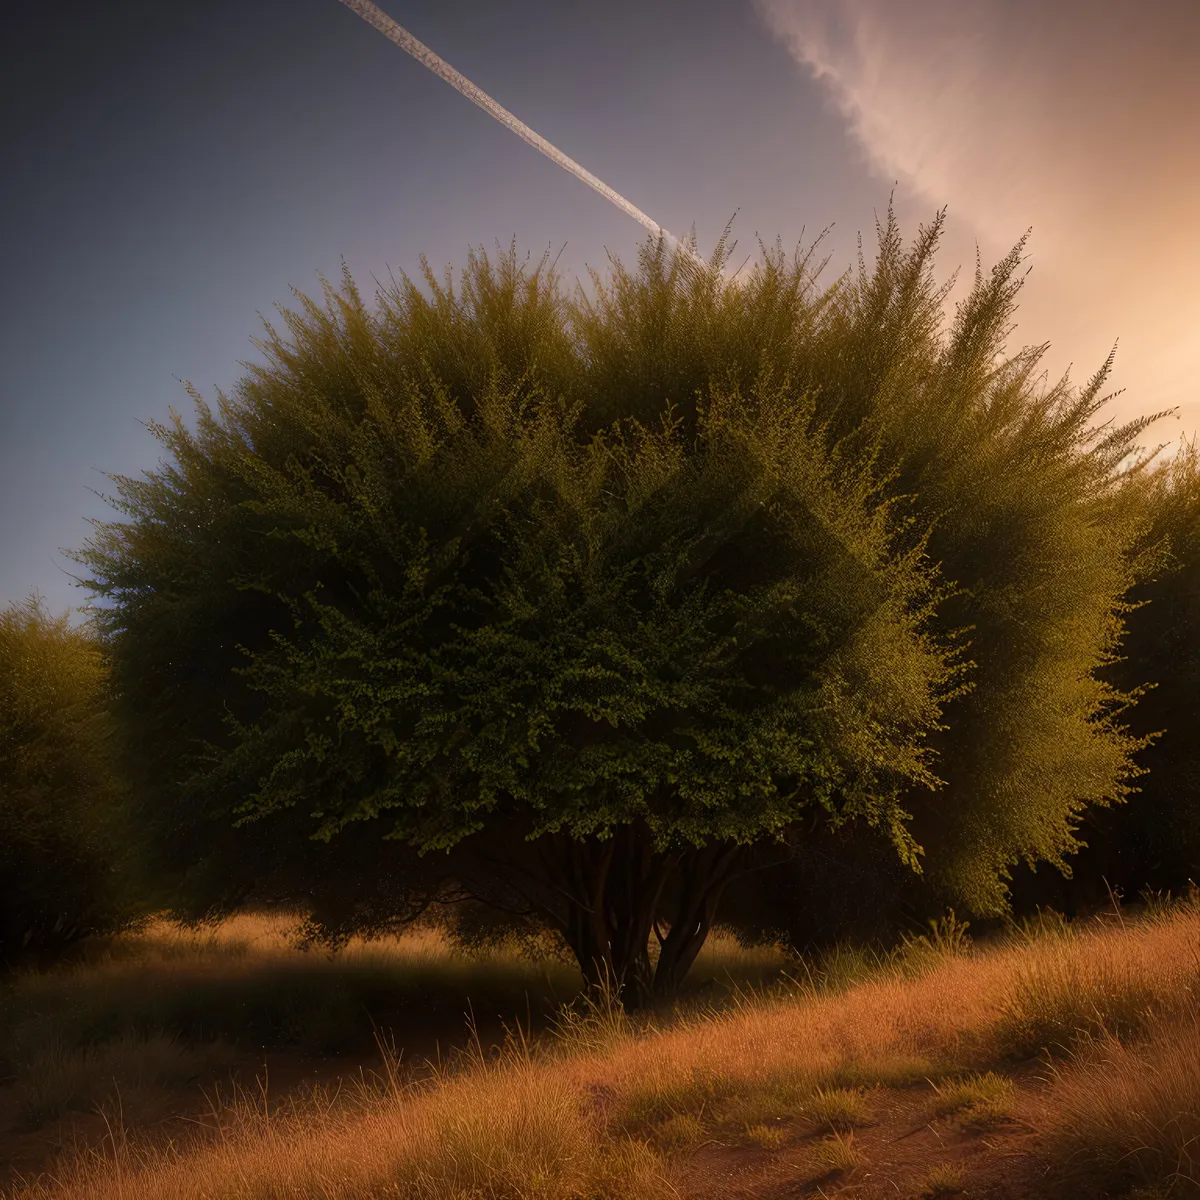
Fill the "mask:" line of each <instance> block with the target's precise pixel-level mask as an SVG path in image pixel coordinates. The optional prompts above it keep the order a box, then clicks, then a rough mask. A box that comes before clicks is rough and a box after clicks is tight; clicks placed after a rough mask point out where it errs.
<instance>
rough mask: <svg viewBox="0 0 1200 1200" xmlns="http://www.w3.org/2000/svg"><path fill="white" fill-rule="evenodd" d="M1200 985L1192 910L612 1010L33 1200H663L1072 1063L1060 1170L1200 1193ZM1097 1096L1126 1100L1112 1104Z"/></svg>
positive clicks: (231, 1121) (841, 1146)
mask: <svg viewBox="0 0 1200 1200" xmlns="http://www.w3.org/2000/svg"><path fill="white" fill-rule="evenodd" d="M1198 984H1200V912H1197V911H1194V910H1192V911H1186V910H1180V911H1178V912H1175V913H1173V914H1171V915H1170V916H1169V917H1164V918H1162V919H1157V920H1153V921H1146V922H1143V923H1140V924H1137V925H1130V926H1129V927H1128V928H1121V927H1119V926H1117V925H1109V926H1095V927H1092V928H1090V929H1088V930H1084V931H1081V932H1077V933H1076V934H1074V935H1073V936H1071V937H1058V936H1055V937H1051V938H1047V939H1043V940H1037V939H1026V940H1025V941H1023V942H1022V943H1021V944H1016V943H1010V944H1006V945H1003V946H1001V947H999V948H992V949H985V950H978V949H977V950H975V951H973V952H970V953H959V952H956V953H951V954H941V955H939V956H938V957H937V959H936V961H935V962H933V963H932V965H926V966H925V967H924V968H923V970H922V973H919V974H916V975H913V974H911V973H908V972H906V971H904V970H901V969H894V968H893V967H892V966H890V965H888V964H883V965H882V966H881V968H880V970H879V971H878V972H877V973H876V975H875V976H874V977H873V978H869V979H865V980H863V981H860V982H859V983H857V984H856V985H854V986H851V987H849V988H848V989H846V990H844V991H842V992H840V994H839V993H835V992H833V991H830V990H821V989H814V988H812V987H810V986H797V987H793V988H791V989H790V990H789V989H783V990H778V991H776V992H775V993H773V994H770V995H768V994H760V995H758V996H756V997H754V998H747V999H745V1000H744V1001H743V1002H742V1003H740V1004H738V1005H736V1006H734V1007H733V1008H730V1009H727V1010H724V1011H713V1012H709V1013H707V1014H698V1013H693V1014H689V1015H686V1016H684V1017H683V1018H680V1019H677V1020H674V1021H660V1022H658V1023H655V1024H652V1025H650V1026H649V1027H638V1026H636V1025H634V1024H633V1023H632V1022H629V1021H625V1020H620V1019H616V1018H614V1017H612V1014H611V1013H606V1012H605V1011H603V1008H602V1007H601V1008H598V1009H596V1010H595V1011H593V1012H591V1013H590V1014H589V1013H588V1012H587V1011H586V1010H581V1015H579V1017H578V1019H577V1021H576V1025H575V1026H574V1027H572V1026H571V1025H570V1022H567V1025H566V1026H564V1028H563V1029H562V1030H560V1033H559V1036H558V1038H557V1039H551V1040H550V1041H548V1042H545V1043H544V1044H540V1045H535V1046H533V1047H532V1048H529V1049H528V1050H526V1051H518V1050H511V1051H510V1052H509V1053H508V1055H507V1056H506V1057H505V1058H504V1059H503V1061H499V1062H491V1061H483V1060H482V1059H481V1058H479V1057H478V1056H477V1059H476V1061H473V1062H471V1063H468V1064H466V1065H464V1066H462V1067H461V1068H459V1069H456V1070H454V1071H451V1072H448V1073H443V1074H442V1075H441V1076H439V1077H438V1079H437V1080H435V1081H434V1082H432V1083H429V1084H427V1085H422V1086H408V1087H403V1086H399V1085H397V1086H396V1087H395V1088H393V1089H392V1090H391V1091H388V1092H386V1093H379V1094H367V1093H364V1094H363V1096H362V1097H361V1098H360V1099H358V1100H356V1101H355V1102H354V1103H353V1104H350V1105H348V1106H346V1105H343V1106H341V1107H338V1106H333V1105H326V1106H325V1107H322V1106H321V1104H320V1103H316V1102H314V1103H312V1104H310V1105H308V1106H307V1107H305V1106H300V1107H299V1108H297V1110H296V1111H295V1112H293V1113H291V1114H287V1115H284V1116H278V1115H275V1116H270V1117H269V1118H268V1116H266V1115H264V1114H262V1113H260V1112H256V1111H252V1110H251V1109H248V1108H247V1107H246V1106H245V1105H243V1106H242V1107H241V1108H240V1109H239V1108H237V1107H236V1106H235V1107H234V1108H232V1109H229V1110H227V1111H225V1112H224V1113H223V1115H221V1119H220V1122H219V1125H218V1127H217V1128H216V1129H214V1130H212V1131H210V1132H209V1133H208V1134H207V1135H206V1137H205V1138H203V1139H201V1140H198V1141H197V1144H196V1145H195V1146H194V1147H192V1148H190V1149H187V1148H184V1149H178V1148H177V1149H176V1150H174V1151H172V1152H171V1153H165V1152H161V1151H155V1150H154V1149H152V1148H150V1149H146V1148H143V1149H137V1148H136V1147H130V1146H125V1145H123V1144H120V1143H118V1144H117V1145H116V1146H114V1147H110V1152H109V1154H108V1155H107V1156H106V1157H104V1158H95V1157H93V1158H92V1159H91V1160H82V1161H77V1162H75V1163H74V1164H73V1165H68V1166H66V1167H64V1168H63V1169H62V1171H60V1172H59V1174H58V1176H57V1179H56V1180H54V1181H51V1182H48V1183H44V1184H42V1185H38V1186H34V1187H28V1188H26V1189H24V1190H21V1191H18V1192H16V1193H14V1195H15V1196H17V1197H19V1198H20V1200H50V1198H51V1197H53V1198H54V1200H83V1198H84V1197H87V1198H88V1200H91V1198H93V1197H94V1198H95V1200H117V1198H118V1197H131V1196H137V1197H139V1198H141V1197H145V1198H146V1200H200V1198H201V1197H205V1198H206V1200H207V1198H212V1200H218V1198H224V1197H234V1196H237V1197H247V1198H249V1200H255V1198H257V1197H263V1198H264V1200H265V1198H266V1197H272V1198H275V1197H279V1198H283V1197H293V1196H294V1197H297V1198H299V1197H305V1198H309V1197H321V1198H329V1200H333V1198H335V1197H336V1198H338V1200H341V1198H357V1197H366V1196H368V1195H371V1196H388V1195H392V1196H396V1197H399V1196H401V1195H403V1196H411V1197H418V1198H421V1200H452V1198H453V1200H467V1198H468V1197H471V1198H474V1200H510V1198H511V1200H516V1198H517V1197H530V1198H533V1200H542V1198H544V1200H559V1198H561V1200H584V1198H587V1197H595V1196H605V1197H619V1196H622V1195H626V1194H630V1195H632V1194H634V1193H636V1194H638V1195H644V1196H648V1197H652V1196H657V1195H659V1194H664V1190H665V1189H666V1188H667V1184H666V1183H665V1182H664V1177H665V1175H666V1173H667V1166H666V1163H667V1162H668V1161H669V1160H668V1158H667V1157H665V1156H667V1155H668V1154H673V1153H676V1152H682V1151H683V1150H686V1149H687V1148H690V1147H694V1146H695V1145H697V1144H698V1143H699V1142H700V1141H701V1140H704V1139H705V1138H706V1137H707V1136H708V1135H709V1134H710V1133H711V1132H712V1131H714V1130H715V1131H720V1130H721V1129H727V1128H729V1129H736V1131H739V1132H744V1131H746V1130H747V1129H748V1127H749V1128H753V1127H755V1126H767V1127H769V1128H770V1127H776V1126H779V1125H780V1124H783V1123H786V1122H788V1121H793V1120H798V1121H801V1122H805V1121H815V1114H816V1113H817V1112H818V1111H824V1115H825V1116H826V1117H828V1116H830V1115H831V1113H832V1111H833V1109H835V1108H836V1109H837V1110H838V1113H839V1123H840V1124H843V1125H845V1124H846V1123H847V1122H846V1121H844V1120H842V1119H841V1118H846V1117H847V1116H850V1115H852V1116H853V1117H854V1118H855V1119H858V1118H860V1117H865V1116H869V1112H868V1107H869V1104H868V1100H867V1097H865V1096H864V1094H863V1093H862V1092H861V1091H859V1090H856V1089H854V1088H852V1087H850V1088H848V1087H847V1083H846V1081H848V1080H853V1081H855V1082H859V1083H862V1084H868V1083H869V1082H870V1081H871V1080H872V1079H873V1078H884V1077H890V1078H892V1079H893V1080H896V1081H899V1082H912V1081H914V1078H915V1076H916V1074H917V1072H919V1071H927V1074H928V1077H930V1078H939V1077H940V1078H942V1079H947V1078H949V1077H950V1076H951V1075H954V1076H961V1075H962V1074H963V1073H964V1072H966V1071H976V1072H982V1073H983V1074H982V1075H981V1076H980V1077H979V1078H977V1079H975V1080H974V1081H971V1082H970V1083H969V1084H968V1082H966V1081H964V1082H962V1083H961V1084H960V1085H959V1086H960V1087H961V1088H964V1089H967V1088H973V1089H974V1091H973V1099H972V1100H971V1101H970V1103H976V1102H980V1103H983V1102H987V1101H988V1100H989V1097H990V1099H991V1100H992V1101H998V1099H999V1094H1000V1092H1002V1091H1003V1090H1004V1089H1003V1086H1002V1084H997V1085H993V1084H992V1083H989V1082H985V1081H987V1080H988V1079H989V1076H988V1075H987V1074H986V1072H987V1071H988V1070H989V1069H991V1068H994V1067H996V1066H998V1065H999V1064H1000V1063H1001V1062H1002V1061H1004V1060H1005V1059H1006V1058H1011V1057H1013V1056H1016V1055H1019V1054H1026V1055H1028V1054H1037V1053H1039V1052H1040V1051H1041V1050H1042V1049H1043V1047H1048V1048H1050V1049H1054V1048H1055V1047H1058V1046H1072V1047H1074V1051H1073V1053H1074V1055H1075V1057H1074V1058H1073V1059H1072V1060H1071V1061H1070V1063H1069V1065H1068V1066H1066V1067H1064V1068H1063V1069H1062V1072H1061V1074H1060V1075H1059V1076H1058V1077H1057V1079H1056V1081H1055V1082H1054V1084H1053V1088H1052V1092H1051V1097H1052V1102H1051V1104H1050V1107H1049V1108H1048V1110H1047V1111H1048V1115H1047V1117H1046V1125H1047V1128H1048V1129H1049V1130H1052V1131H1053V1137H1051V1138H1050V1140H1049V1141H1048V1145H1052V1146H1054V1147H1056V1148H1057V1149H1056V1150H1055V1155H1056V1161H1057V1162H1058V1163H1059V1164H1060V1165H1061V1168H1062V1170H1063V1171H1064V1172H1068V1174H1069V1170H1068V1169H1075V1167H1077V1166H1078V1165H1079V1162H1080V1160H1081V1159H1082V1158H1083V1157H1084V1156H1085V1155H1086V1154H1087V1153H1088V1151H1087V1147H1092V1146H1095V1147H1097V1148H1098V1149H1097V1151H1096V1153H1095V1154H1094V1155H1093V1156H1092V1157H1093V1159H1094V1160H1095V1161H1094V1164H1093V1165H1094V1166H1095V1169H1096V1170H1098V1171H1100V1172H1102V1173H1103V1172H1110V1173H1111V1177H1112V1178H1114V1179H1116V1178H1119V1179H1121V1180H1125V1179H1127V1178H1128V1180H1129V1182H1131V1183H1140V1184H1144V1185H1147V1186H1149V1185H1154V1186H1166V1187H1171V1186H1176V1184H1178V1181H1180V1180H1185V1179H1187V1178H1188V1173H1189V1172H1191V1173H1193V1174H1194V1169H1193V1168H1194V1159H1193V1158H1190V1157H1189V1155H1194V1146H1195V1143H1194V1142H1193V1141H1189V1139H1190V1138H1195V1137H1196V1136H1198V1131H1197V1130H1196V1129H1195V1127H1194V1124H1191V1123H1189V1122H1194V1120H1195V1117H1194V1114H1195V1113H1197V1112H1200V1097H1198V1096H1197V1094H1196V1090H1195V1089H1196V1087H1197V1084H1196V1080H1197V1079H1200V1063H1197V1062H1196V1057H1195V1056H1196V1053H1197V1046H1198V1045H1200V1042H1198V1041H1197V1037H1196V1028H1195V1022H1194V1020H1193V1023H1192V1024H1191V1025H1187V1024H1180V1023H1179V1022H1180V1020H1181V1018H1180V1016H1179V1014H1181V1013H1184V1012H1187V1011H1191V1012H1192V1013H1194V1012H1195V995H1196V989H1197V986H1198ZM1189 1005H1190V1006H1191V1008H1190V1010H1189ZM1168 1029H1170V1030H1174V1031H1175V1032H1173V1033H1170V1034H1168V1033H1165V1032H1164V1030H1168ZM1098 1031H1105V1032H1103V1033H1099V1032H1098ZM1147 1034H1150V1035H1151V1039H1150V1040H1149V1041H1147V1042H1146V1043H1145V1044H1144V1045H1140V1044H1139V1043H1138V1042H1137V1041H1136V1039H1138V1038H1144V1037H1146V1036H1147ZM1048 1035H1052V1036H1048ZM1122 1039H1124V1040H1122ZM1130 1039H1135V1040H1130ZM1188 1039H1190V1042H1189V1041H1188ZM1189 1045H1190V1047H1191V1049H1190V1053H1191V1055H1192V1057H1191V1058H1189V1057H1188V1053H1189V1049H1188V1047H1189ZM1189 1071H1190V1072H1191V1073H1190V1074H1188V1072H1189ZM990 1078H992V1079H998V1078H1000V1077H999V1076H992V1077H990ZM1100 1079H1104V1080H1111V1081H1112V1083H1111V1088H1110V1089H1109V1091H1108V1092H1105V1090H1104V1089H1103V1088H1101V1087H1099V1086H1097V1083H1096V1081H1097V1080H1100ZM953 1086H954V1085H952V1084H948V1083H947V1084H943V1085H942V1093H941V1094H942V1095H943V1096H947V1095H949V1094H950V1093H951V1088H952V1087H953ZM989 1089H990V1090H989ZM848 1097H854V1098H855V1099H853V1100H851V1099H848ZM1106 1097H1107V1099H1106ZM963 1098H966V1091H965V1090H964V1091H963ZM856 1106H857V1107H856ZM969 1106H970V1105H968V1107H969ZM1056 1112H1057V1113H1059V1114H1061V1119H1056V1117H1055V1113H1056ZM1130 1112H1135V1113H1137V1114H1139V1115H1138V1116H1137V1117H1136V1119H1132V1120H1131V1119H1128V1118H1127V1116H1126V1114H1128V1113H1130ZM733 1122H736V1125H734V1124H732V1123H733ZM833 1124H834V1123H833V1121H832V1120H828V1121H827V1122H826V1127H831V1126H833ZM763 1136H766V1135H763ZM1072 1139H1074V1140H1072ZM810 1154H811V1160H812V1161H811V1164H810V1165H811V1167H812V1169H813V1171H814V1172H819V1173H822V1174H825V1173H833V1172H841V1173H846V1172H849V1171H852V1170H854V1169H855V1168H856V1167H857V1166H858V1165H859V1164H860V1163H861V1162H862V1150H861V1148H860V1147H858V1146H856V1145H855V1143H854V1141H853V1138H852V1135H849V1134H841V1133H835V1135H834V1136H832V1137H830V1138H827V1139H824V1140H822V1141H820V1142H818V1143H817V1144H816V1145H815V1146H813V1147H812V1148H811V1151H810ZM1072 1164H1074V1166H1073V1165H1072ZM1131 1172H1132V1173H1133V1174H1132V1176H1131V1174H1130V1173H1131ZM1064 1177H1066V1176H1064ZM1172 1181H1175V1182H1174V1183H1172ZM1088 1186H1093V1188H1094V1181H1093V1183H1091V1184H1089V1185H1088ZM1104 1186H1105V1188H1107V1187H1108V1177H1107V1176H1106V1179H1105V1184H1104ZM1081 1194H1086V1195H1096V1194H1099V1192H1098V1191H1096V1190H1093V1191H1092V1192H1090V1193H1089V1192H1086V1191H1084V1192H1082V1193H1081ZM1178 1194H1179V1195H1183V1194H1185V1193H1184V1192H1183V1191H1178Z"/></svg>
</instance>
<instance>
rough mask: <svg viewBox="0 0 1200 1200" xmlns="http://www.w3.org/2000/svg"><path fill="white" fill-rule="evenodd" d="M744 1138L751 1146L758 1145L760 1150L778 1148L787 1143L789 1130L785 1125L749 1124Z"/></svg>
mask: <svg viewBox="0 0 1200 1200" xmlns="http://www.w3.org/2000/svg"><path fill="white" fill-rule="evenodd" d="M743 1139H744V1141H745V1142H746V1144H747V1145H749V1146H757V1147H758V1148H759V1149H760V1150H778V1149H779V1148H780V1147H781V1146H784V1145H786V1143H787V1140H788V1131H787V1129H786V1128H785V1127H784V1126H783V1125H766V1124H758V1125H747V1126H746V1131H745V1133H744V1134H743Z"/></svg>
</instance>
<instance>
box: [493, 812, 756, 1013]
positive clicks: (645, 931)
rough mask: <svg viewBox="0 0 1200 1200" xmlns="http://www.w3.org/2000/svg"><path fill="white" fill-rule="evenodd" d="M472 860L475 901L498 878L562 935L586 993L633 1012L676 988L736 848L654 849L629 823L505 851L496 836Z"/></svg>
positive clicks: (518, 842) (713, 910) (645, 833)
mask: <svg viewBox="0 0 1200 1200" xmlns="http://www.w3.org/2000/svg"><path fill="white" fill-rule="evenodd" d="M531 852H532V857H531ZM473 853H474V854H475V855H476V858H475V860H474V861H475V862H476V863H478V864H481V865H482V870H481V871H480V872H479V875H478V879H477V881H476V882H475V883H474V889H473V890H474V892H475V894H476V895H480V897H481V898H484V895H485V893H486V891H487V874H488V872H490V873H491V875H492V877H493V878H499V879H501V880H502V881H503V885H504V887H505V888H506V889H507V890H508V891H509V892H511V893H512V894H514V895H517V896H520V897H521V898H522V899H523V900H524V902H525V903H526V904H527V905H528V910H529V911H530V912H531V913H533V912H536V913H538V914H539V915H540V916H541V917H542V919H544V920H546V921H548V922H549V923H550V924H551V925H552V926H553V927H554V928H556V929H558V931H559V932H560V933H561V934H562V935H563V938H564V939H565V940H566V942H567V945H568V946H570V948H571V951H572V953H573V954H574V955H575V958H576V961H577V962H578V963H579V969H580V972H581V974H582V975H583V979H584V983H585V984H586V985H587V986H588V987H589V988H591V989H595V990H608V991H610V992H611V993H614V994H616V995H618V996H619V997H620V1000H621V1003H622V1004H623V1006H624V1007H625V1008H626V1009H627V1010H628V1011H635V1010H637V1009H642V1008H645V1007H647V1006H649V1005H650V1004H651V1003H653V1002H655V1001H656V1000H665V999H670V998H671V997H673V996H674V995H675V994H676V992H677V991H678V990H679V986H680V985H681V984H682V982H683V980H684V977H685V976H686V975H687V973H688V971H689V969H690V968H691V966H692V964H693V963H694V962H695V961H696V956H697V955H698V954H699V952H700V949H701V947H702V946H703V945H704V942H705V939H706V938H707V937H708V934H709V931H710V930H711V929H712V925H713V922H714V920H715V919H716V914H717V906H718V904H719V902H720V899H721V894H722V892H723V891H724V889H725V886H726V884H727V883H728V882H729V880H730V879H731V878H732V874H733V867H734V865H735V862H736V860H737V859H738V858H739V857H740V856H741V855H742V853H743V848H742V847H739V846H731V845H728V844H725V845H718V846H709V847H704V848H702V849H695V848H690V849H687V850H669V851H663V850H658V849H656V848H655V845H654V838H653V835H652V833H651V831H650V829H649V827H648V826H646V825H645V824H644V823H642V822H635V823H633V824H630V825H623V826H620V827H619V828H618V829H617V830H616V831H615V832H614V834H613V836H612V837H610V838H608V839H606V840H604V841H601V840H600V839H598V838H594V837H593V838H583V839H577V838H572V837H570V836H569V835H567V834H565V833H558V834H550V835H546V836H544V837H542V838H539V839H537V841H536V842H534V843H530V842H528V841H524V840H523V839H521V838H519V837H514V838H513V840H512V842H511V844H505V843H504V841H503V838H502V837H501V839H500V840H499V844H498V843H497V839H496V838H492V839H490V841H489V843H488V845H487V846H486V847H485V846H484V845H483V844H482V843H476V845H475V846H474V847H473ZM663 922H667V923H668V924H669V928H668V931H667V932H666V933H665V934H664V933H662V932H661V929H660V926H661V925H662V923H663ZM653 936H657V937H658V942H659V955H658V960H657V962H652V961H651V957H650V939H651V937H653Z"/></svg>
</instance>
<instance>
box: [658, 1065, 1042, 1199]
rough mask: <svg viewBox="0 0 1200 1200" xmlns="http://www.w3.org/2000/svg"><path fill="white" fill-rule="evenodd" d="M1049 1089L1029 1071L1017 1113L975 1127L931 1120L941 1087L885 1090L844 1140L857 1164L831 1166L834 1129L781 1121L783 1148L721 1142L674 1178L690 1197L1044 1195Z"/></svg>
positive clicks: (698, 1153) (681, 1166)
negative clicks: (1040, 1146) (826, 1158)
mask: <svg viewBox="0 0 1200 1200" xmlns="http://www.w3.org/2000/svg"><path fill="white" fill-rule="evenodd" d="M1040 1090H1041V1085H1040V1082H1039V1081H1038V1080H1037V1078H1036V1076H1035V1074H1034V1073H1033V1072H1032V1071H1028V1072H1024V1073H1023V1074H1022V1078H1021V1079H1020V1092H1019V1093H1018V1100H1017V1102H1016V1104H1015V1106H1014V1108H1013V1115H1012V1116H1011V1117H1007V1118H1005V1119H1003V1120H993V1121H989V1122H984V1123H973V1122H971V1121H969V1120H963V1119H959V1118H956V1117H940V1118H934V1117H932V1116H931V1113H930V1108H931V1105H932V1101H933V1099H934V1092H933V1089H932V1087H928V1088H903V1089H888V1088H880V1089H877V1090H876V1091H874V1092H873V1093H871V1100H870V1106H871V1120H870V1123H869V1124H866V1125H864V1126H862V1127H860V1128H858V1129H855V1130H854V1131H853V1132H852V1133H850V1134H847V1135H845V1137H844V1138H843V1139H842V1140H843V1142H844V1143H846V1144H848V1145H849V1146H851V1147H852V1148H853V1151H854V1153H855V1154H856V1156H857V1157H858V1158H859V1159H860V1163H859V1165H857V1166H855V1167H853V1168H851V1169H848V1170H829V1169H828V1168H826V1167H825V1166H824V1165H823V1164H822V1162H821V1157H822V1154H821V1150H822V1143H823V1142H825V1141H826V1140H827V1136H828V1135H822V1134H815V1133H808V1132H806V1131H804V1130H803V1129H801V1128H798V1127H789V1126H788V1125H787V1124H786V1123H783V1122H781V1123H780V1130H781V1135H782V1136H783V1137H784V1139H785V1140H784V1142H783V1144H782V1145H781V1146H780V1148H779V1149H772V1150H766V1149H760V1148H758V1147H753V1146H744V1145H722V1144H720V1142H719V1141H716V1140H714V1141H713V1142H710V1143H708V1144H706V1145H704V1146H702V1147H700V1148H699V1149H697V1150H695V1151H693V1152H692V1153H691V1154H690V1155H689V1156H687V1157H686V1158H685V1159H682V1160H680V1161H679V1162H678V1163H677V1166H676V1170H675V1173H674V1177H673V1182H674V1183H675V1185H676V1187H677V1188H678V1189H679V1192H680V1196H681V1198H682V1200H791V1198H793V1197H796V1198H800V1197H810V1196H811V1197H814V1198H817V1197H835V1196H836V1197H845V1198H846V1200H849V1198H850V1197H854V1198H856V1200H876V1198H880V1200H882V1198H884V1197H888V1198H890V1200H897V1198H903V1200H910V1198H911V1200H916V1198H918V1197H949V1196H961V1197H964V1198H969V1200H1034V1198H1035V1197H1036V1198H1037V1200H1044V1198H1045V1197H1046V1196H1047V1194H1048V1193H1047V1191H1046V1184H1045V1182H1044V1181H1043V1180H1042V1179H1041V1172H1040V1167H1039V1165H1038V1162H1037V1159H1036V1157H1035V1155H1034V1153H1033V1151H1034V1150H1035V1149H1036V1141H1037V1139H1036V1134H1035V1133H1034V1131H1033V1124H1032V1122H1033V1119H1034V1117H1035V1114H1036V1110H1037V1106H1038V1092H1039V1091H1040ZM939 1180H940V1182H939V1184H938V1186H935V1181H939ZM939 1186H940V1190H938V1187H939Z"/></svg>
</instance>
